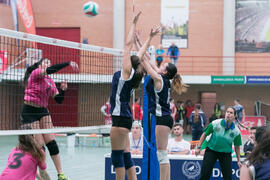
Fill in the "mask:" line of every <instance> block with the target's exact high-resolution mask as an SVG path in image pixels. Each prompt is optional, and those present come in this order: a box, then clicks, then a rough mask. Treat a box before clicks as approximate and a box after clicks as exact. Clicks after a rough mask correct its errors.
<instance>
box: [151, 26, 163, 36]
mask: <svg viewBox="0 0 270 180" xmlns="http://www.w3.org/2000/svg"><path fill="white" fill-rule="evenodd" d="M160 29H161V27H160V26H158V27H157V28H155V29H151V32H150V37H154V36H155V35H157V34H158V33H159V32H160Z"/></svg>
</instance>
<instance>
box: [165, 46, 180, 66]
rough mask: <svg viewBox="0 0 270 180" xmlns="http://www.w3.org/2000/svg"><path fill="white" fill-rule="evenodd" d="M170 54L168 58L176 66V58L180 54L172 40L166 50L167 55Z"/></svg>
mask: <svg viewBox="0 0 270 180" xmlns="http://www.w3.org/2000/svg"><path fill="white" fill-rule="evenodd" d="M168 55H169V56H170V60H171V61H172V64H174V65H175V66H176V67H177V60H178V57H179V56H180V51H179V49H178V47H177V46H176V45H175V44H174V42H173V43H172V44H171V46H170V47H169V49H168V51H167V56H168Z"/></svg>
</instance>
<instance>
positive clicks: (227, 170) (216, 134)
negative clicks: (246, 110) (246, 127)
mask: <svg viewBox="0 0 270 180" xmlns="http://www.w3.org/2000/svg"><path fill="white" fill-rule="evenodd" d="M204 133H205V136H208V135H210V134H212V136H211V138H210V140H209V142H208V143H207V148H206V151H205V155H204V158H203V165H202V171H201V178H200V179H209V178H210V176H211V172H212V169H213V167H214V164H215V163H216V160H217V159H218V160H219V162H220V166H221V171H222V174H223V177H224V179H232V174H231V172H232V156H231V152H232V143H234V146H241V145H242V140H241V133H240V130H239V129H238V127H237V126H236V125H235V124H234V122H232V124H231V125H229V122H227V123H226V121H225V119H217V120H215V121H213V122H211V123H210V124H209V125H208V126H207V127H206V128H205V129H204Z"/></svg>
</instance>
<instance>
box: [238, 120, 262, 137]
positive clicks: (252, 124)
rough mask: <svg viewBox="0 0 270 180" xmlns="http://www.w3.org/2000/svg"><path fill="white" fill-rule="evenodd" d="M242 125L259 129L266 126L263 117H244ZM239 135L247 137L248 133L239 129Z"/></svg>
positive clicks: (243, 129)
mask: <svg viewBox="0 0 270 180" xmlns="http://www.w3.org/2000/svg"><path fill="white" fill-rule="evenodd" d="M243 125H244V126H246V127H260V126H265V125H266V118H265V116H246V117H245V121H244V122H243ZM240 131H241V135H249V131H248V130H246V129H245V128H242V127H240Z"/></svg>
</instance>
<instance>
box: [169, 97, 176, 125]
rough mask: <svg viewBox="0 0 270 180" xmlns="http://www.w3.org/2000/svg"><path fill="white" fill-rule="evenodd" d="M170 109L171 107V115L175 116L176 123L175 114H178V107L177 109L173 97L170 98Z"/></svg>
mask: <svg viewBox="0 0 270 180" xmlns="http://www.w3.org/2000/svg"><path fill="white" fill-rule="evenodd" d="M170 109H171V116H172V118H173V122H174V123H175V116H176V112H177V109H176V106H175V104H174V99H173V98H170Z"/></svg>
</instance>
